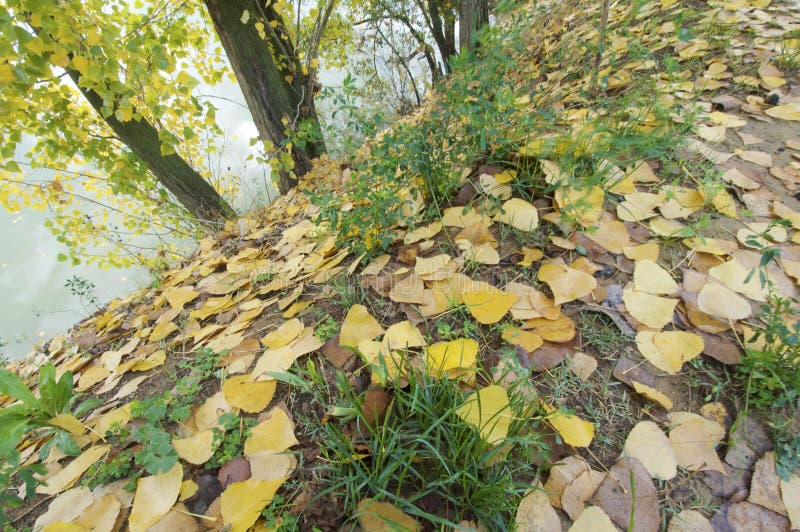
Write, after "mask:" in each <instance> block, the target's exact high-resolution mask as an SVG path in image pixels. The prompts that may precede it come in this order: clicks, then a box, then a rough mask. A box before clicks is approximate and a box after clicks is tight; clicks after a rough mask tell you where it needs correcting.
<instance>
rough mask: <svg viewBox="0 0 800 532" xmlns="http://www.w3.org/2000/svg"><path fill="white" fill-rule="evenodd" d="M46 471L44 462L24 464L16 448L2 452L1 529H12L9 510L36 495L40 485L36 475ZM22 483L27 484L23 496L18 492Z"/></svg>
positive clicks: (0, 476) (0, 466) (0, 475)
mask: <svg viewBox="0 0 800 532" xmlns="http://www.w3.org/2000/svg"><path fill="white" fill-rule="evenodd" d="M46 472H47V468H46V467H45V466H44V464H33V465H22V463H21V459H20V454H19V453H18V452H17V451H16V450H15V449H11V450H6V451H4V452H2V453H0V529H2V530H11V528H8V526H9V516H8V512H9V510H11V509H12V508H20V507H21V506H22V505H23V504H24V503H25V500H28V499H31V498H33V497H34V495H35V494H36V486H38V485H39V480H38V479H37V477H36V475H44V474H45V473H46ZM20 483H22V484H23V485H24V486H25V489H24V491H23V492H22V495H21V496H20V495H17V494H16V492H17V490H16V488H17V487H18V486H19V485H20Z"/></svg>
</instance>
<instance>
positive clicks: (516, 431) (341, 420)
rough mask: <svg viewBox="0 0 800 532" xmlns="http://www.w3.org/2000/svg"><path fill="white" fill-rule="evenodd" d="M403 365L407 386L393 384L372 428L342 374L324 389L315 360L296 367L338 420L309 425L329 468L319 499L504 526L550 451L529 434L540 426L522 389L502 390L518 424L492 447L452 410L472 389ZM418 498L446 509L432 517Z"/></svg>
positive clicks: (360, 397) (436, 520) (441, 520)
mask: <svg viewBox="0 0 800 532" xmlns="http://www.w3.org/2000/svg"><path fill="white" fill-rule="evenodd" d="M410 371H411V374H410V375H407V380H408V381H409V382H408V384H407V385H405V386H403V385H401V384H400V383H398V382H393V383H392V385H391V386H390V388H389V393H391V394H392V400H391V408H390V410H389V412H388V413H387V417H386V420H385V421H384V422H382V423H377V424H373V425H370V424H369V423H367V422H366V421H365V417H364V411H363V410H362V405H363V404H364V398H365V393H364V392H361V393H358V392H356V391H355V390H354V389H353V387H352V385H351V384H350V382H349V381H348V379H347V377H346V376H345V375H344V374H343V373H341V372H340V373H337V375H336V379H335V385H328V384H326V383H325V379H324V378H323V377H322V376H321V374H320V373H319V372H318V371H317V370H316V368H315V367H313V366H309V367H307V368H306V369H305V370H302V369H298V370H297V371H296V372H295V373H297V376H296V378H297V379H298V380H300V381H302V383H301V385H300V386H301V389H303V390H305V391H307V392H310V393H311V394H312V395H313V398H314V401H315V402H316V403H318V405H319V406H320V407H321V410H322V411H327V412H329V413H331V414H333V415H334V416H337V420H336V421H333V420H329V421H328V422H327V423H319V420H311V421H310V422H309V423H308V425H309V427H313V430H315V431H317V433H316V437H317V438H318V439H319V442H320V450H321V452H322V456H323V458H324V463H325V464H327V466H326V467H325V468H324V469H323V471H322V473H323V479H324V481H325V482H326V484H327V487H326V489H325V490H324V491H323V492H322V493H321V494H320V496H324V495H325V494H326V493H334V494H336V495H337V496H340V497H343V498H344V501H343V502H344V505H345V508H346V509H347V510H348V511H349V512H351V515H354V514H355V513H357V512H356V511H355V509H356V506H357V504H358V502H359V501H361V500H363V499H364V498H366V497H372V498H376V499H379V500H385V501H387V502H390V503H392V504H395V505H397V506H398V507H400V508H401V509H402V510H403V511H405V512H407V513H409V514H411V515H413V516H415V517H417V518H420V519H422V520H425V521H427V522H429V523H430V524H432V525H434V526H436V527H437V528H440V527H444V528H447V527H452V526H454V525H455V523H457V522H458V521H459V520H460V519H465V518H467V516H470V518H471V519H476V520H477V521H478V522H479V523H480V524H481V525H483V526H485V527H486V528H487V529H489V530H505V529H508V528H509V526H511V523H513V516H514V513H515V511H516V507H517V505H518V503H519V500H520V498H521V496H522V495H523V494H524V493H525V492H526V491H527V490H528V489H529V488H530V479H531V478H532V477H533V476H534V475H535V470H532V468H531V465H530V464H531V460H532V459H533V458H534V457H535V456H537V455H539V453H544V452H546V450H547V449H546V446H545V445H544V444H543V442H542V441H541V440H540V438H539V436H538V434H537V431H536V427H537V426H538V424H539V423H540V422H539V420H538V419H536V418H531V417H530V414H531V413H532V411H531V409H530V408H529V405H527V404H526V403H525V399H524V398H523V394H520V393H518V390H516V389H513V387H512V389H511V390H510V391H509V397H510V398H511V409H512V411H513V412H515V421H514V422H512V424H511V427H510V430H509V436H508V438H507V439H506V440H505V442H504V444H501V445H498V446H496V447H492V446H490V445H489V444H487V443H486V441H485V440H483V439H482V438H481V437H480V435H479V433H478V432H477V431H476V430H475V429H474V427H472V426H470V425H468V424H467V423H465V422H464V421H463V420H461V418H459V417H458V416H457V415H456V413H455V412H456V410H457V409H458V408H459V406H461V405H462V404H463V403H464V401H465V399H466V398H467V396H468V395H469V391H465V390H464V389H462V387H461V385H460V384H459V383H458V382H457V381H455V380H450V379H448V378H445V379H443V380H439V379H434V378H432V377H431V376H429V375H427V374H425V373H424V372H422V371H416V370H410ZM351 421H355V423H357V424H358V428H357V429H356V430H352V427H350V428H347V427H345V424H346V423H350V422H351ZM506 453H508V454H507V455H506ZM356 456H358V457H359V458H357V459H354V457H356ZM501 456H502V457H505V459H503V460H501V459H500V458H501ZM422 501H426V503H431V501H434V502H433V503H434V504H436V505H437V506H439V507H447V508H449V509H450V510H451V513H449V514H448V516H447V517H446V518H445V517H441V516H437V515H433V514H430V513H428V512H426V511H425V510H423V508H422V506H423V504H422ZM448 519H451V520H452V522H451V521H449V520H448Z"/></svg>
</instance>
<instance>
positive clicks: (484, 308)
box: [464, 287, 517, 324]
mask: <svg viewBox="0 0 800 532" xmlns="http://www.w3.org/2000/svg"><path fill="white" fill-rule="evenodd" d="M516 302H517V296H515V295H514V294H509V293H508V292H504V291H502V290H499V289H497V288H494V287H487V288H484V289H482V290H475V291H468V292H464V304H465V305H466V306H467V309H468V310H469V312H470V314H472V316H473V317H474V318H475V319H476V320H478V322H479V323H483V324H490V323H497V322H498V321H500V320H501V319H503V316H505V315H506V313H507V312H508V311H509V310H510V309H511V307H512V306H513V305H514V303H516Z"/></svg>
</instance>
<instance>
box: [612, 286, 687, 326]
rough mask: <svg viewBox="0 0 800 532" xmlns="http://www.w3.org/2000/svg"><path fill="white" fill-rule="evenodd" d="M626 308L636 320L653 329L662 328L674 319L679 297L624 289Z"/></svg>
mask: <svg viewBox="0 0 800 532" xmlns="http://www.w3.org/2000/svg"><path fill="white" fill-rule="evenodd" d="M622 301H623V302H624V303H625V308H626V309H627V311H628V312H629V313H630V315H631V316H633V317H634V319H636V321H638V322H640V323H642V324H644V325H646V326H648V327H652V328H653V329H661V328H662V327H664V326H665V325H666V324H668V323H669V322H671V321H672V315H673V313H674V312H675V306H676V305H677V304H678V300H677V299H667V298H665V297H659V296H654V295H653V294H648V293H647V292H640V291H638V290H634V289H633V288H626V289H624V290H623V291H622Z"/></svg>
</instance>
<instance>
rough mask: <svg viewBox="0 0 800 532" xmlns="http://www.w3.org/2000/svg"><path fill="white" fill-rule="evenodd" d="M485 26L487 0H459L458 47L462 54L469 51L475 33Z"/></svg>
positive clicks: (487, 17) (487, 16) (487, 15)
mask: <svg viewBox="0 0 800 532" xmlns="http://www.w3.org/2000/svg"><path fill="white" fill-rule="evenodd" d="M487 24H489V2H488V0H459V3H458V45H459V48H460V50H461V51H462V52H467V51H469V49H470V48H471V45H472V40H473V36H474V35H475V32H477V31H478V30H479V29H480V28H482V27H483V26H485V25H487Z"/></svg>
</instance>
